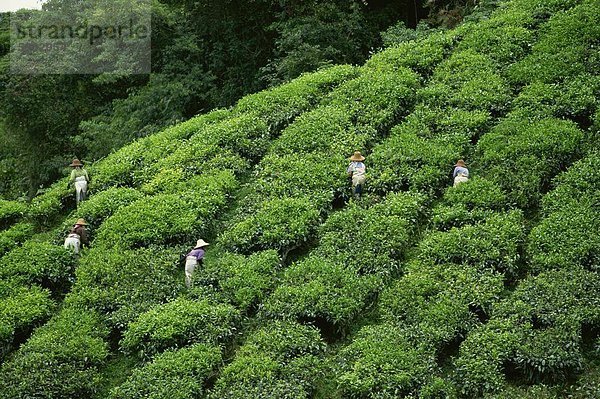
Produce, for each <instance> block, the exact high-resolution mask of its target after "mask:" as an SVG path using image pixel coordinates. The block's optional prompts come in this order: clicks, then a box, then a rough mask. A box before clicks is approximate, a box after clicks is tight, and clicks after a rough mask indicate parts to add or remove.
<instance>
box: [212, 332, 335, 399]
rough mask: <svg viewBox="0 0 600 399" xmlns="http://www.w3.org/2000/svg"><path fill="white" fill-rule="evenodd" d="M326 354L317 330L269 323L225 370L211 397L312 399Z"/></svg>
mask: <svg viewBox="0 0 600 399" xmlns="http://www.w3.org/2000/svg"><path fill="white" fill-rule="evenodd" d="M324 350H325V343H324V342H323V341H322V339H321V336H320V334H319V331H318V330H317V329H316V328H314V327H309V326H302V325H300V324H297V323H294V322H285V321H271V322H267V323H266V324H265V325H264V326H263V327H261V328H260V329H259V330H257V331H255V332H254V333H252V334H251V335H250V336H249V337H248V340H247V341H246V342H245V343H244V345H243V346H242V347H241V348H240V349H239V351H238V352H237V355H236V357H235V358H234V359H233V362H232V363H231V364H229V365H228V366H226V367H225V368H224V369H223V371H222V373H221V376H220V377H219V379H218V380H217V382H216V384H215V388H214V390H213V392H212V395H211V396H210V397H211V398H240V399H241V398H245V397H248V396H247V395H248V394H249V393H251V394H252V397H261V398H273V399H274V398H308V397H310V393H311V391H313V390H314V380H315V376H316V375H317V374H316V373H314V371H315V369H318V368H319V363H320V359H319V356H320V355H322V354H323V352H324ZM309 368H310V370H312V372H310V373H309V372H308V370H309Z"/></svg>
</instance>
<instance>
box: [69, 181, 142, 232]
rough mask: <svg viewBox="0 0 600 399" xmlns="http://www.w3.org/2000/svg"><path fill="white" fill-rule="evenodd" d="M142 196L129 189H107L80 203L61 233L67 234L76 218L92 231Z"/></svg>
mask: <svg viewBox="0 0 600 399" xmlns="http://www.w3.org/2000/svg"><path fill="white" fill-rule="evenodd" d="M142 197H143V195H142V194H141V193H140V192H139V191H137V190H134V189H131V188H124V187H119V188H114V187H113V188H109V189H107V190H104V191H102V192H100V193H98V194H95V195H93V196H91V197H90V198H89V199H88V200H87V201H84V202H82V203H81V204H80V205H79V207H78V208H77V210H76V211H74V212H73V214H72V217H69V218H68V219H67V220H66V221H65V223H63V227H62V229H61V231H62V232H65V233H66V232H68V231H69V230H70V229H71V227H73V225H74V224H75V222H76V221H77V219H78V218H83V219H85V221H86V222H87V223H88V225H89V227H88V229H90V230H94V229H97V228H98V227H100V225H101V224H102V222H103V221H104V220H105V219H106V218H108V217H109V216H111V215H112V214H113V213H115V212H116V211H118V210H119V209H120V208H122V207H124V206H127V205H129V204H131V203H132V202H135V201H137V200H139V199H141V198H142Z"/></svg>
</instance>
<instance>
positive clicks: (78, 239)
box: [64, 219, 90, 255]
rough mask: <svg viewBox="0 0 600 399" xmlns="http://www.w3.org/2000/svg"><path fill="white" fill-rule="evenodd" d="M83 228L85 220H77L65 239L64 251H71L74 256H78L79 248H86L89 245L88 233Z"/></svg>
mask: <svg viewBox="0 0 600 399" xmlns="http://www.w3.org/2000/svg"><path fill="white" fill-rule="evenodd" d="M85 226H87V223H86V222H85V220H84V219H78V220H77V222H75V225H74V226H73V228H72V229H71V231H70V232H69V235H68V236H67V238H66V239H65V243H64V247H65V249H70V250H72V251H73V253H74V254H75V255H79V251H80V249H81V248H83V247H88V246H89V245H90V240H89V237H88V232H87V230H86V228H85Z"/></svg>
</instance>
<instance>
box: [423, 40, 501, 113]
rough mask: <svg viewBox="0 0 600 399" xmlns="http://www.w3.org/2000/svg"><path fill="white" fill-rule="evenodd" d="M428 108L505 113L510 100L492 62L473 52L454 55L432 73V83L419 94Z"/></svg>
mask: <svg viewBox="0 0 600 399" xmlns="http://www.w3.org/2000/svg"><path fill="white" fill-rule="evenodd" d="M419 96H420V97H421V98H422V99H423V101H424V103H425V104H427V105H433V106H436V107H440V106H447V107H459V108H462V109H466V110H471V111H474V110H488V111H490V112H492V114H500V113H502V112H504V111H506V110H507V109H508V107H509V105H510V99H511V97H512V95H511V92H510V89H509V87H508V85H507V84H506V82H505V81H504V79H503V78H502V77H501V76H500V75H498V74H497V72H496V67H495V65H494V62H493V61H492V60H491V59H490V58H489V57H488V56H487V55H484V54H480V53H478V52H476V51H474V50H470V49H469V50H465V51H461V52H455V53H454V54H453V55H452V56H451V57H450V58H448V59H447V60H445V61H444V62H442V63H441V64H440V65H439V66H438V67H437V68H436V70H435V72H434V74H433V77H432V83H431V84H430V85H429V86H427V87H426V88H424V89H421V90H420V91H419Z"/></svg>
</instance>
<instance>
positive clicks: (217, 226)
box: [0, 0, 600, 399]
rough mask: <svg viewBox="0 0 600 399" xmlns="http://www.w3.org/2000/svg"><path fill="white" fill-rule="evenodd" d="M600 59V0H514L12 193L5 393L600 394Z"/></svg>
mask: <svg viewBox="0 0 600 399" xmlns="http://www.w3.org/2000/svg"><path fill="white" fill-rule="evenodd" d="M599 72H600V0H580V1H577V0H543V1H542V0H507V1H505V2H501V4H500V5H499V7H498V8H497V9H496V11H494V13H493V14H492V15H491V17H490V18H485V19H479V20H475V19H473V20H471V21H468V22H464V23H462V24H461V25H459V26H458V27H457V28H455V29H453V30H447V31H440V32H434V33H431V34H430V35H429V36H426V37H424V38H421V39H418V40H413V41H409V42H405V43H402V44H400V45H398V46H397V47H393V48H389V49H386V50H383V51H381V52H378V53H376V54H374V55H373V56H372V57H371V59H370V60H368V62H367V63H366V64H365V65H363V66H358V67H357V66H334V67H330V68H326V69H322V70H319V71H318V72H315V73H311V74H305V75H303V76H301V77H300V78H298V79H295V80H293V81H292V82H290V83H288V84H285V85H282V86H279V87H276V88H273V89H270V90H267V91H264V92H260V93H257V94H254V95H250V96H246V97H244V98H243V99H242V100H240V101H239V102H238V103H237V105H236V106H234V107H232V108H231V109H218V110H214V111H212V112H210V113H208V114H206V115H202V116H199V117H196V118H194V119H191V120H189V121H187V122H185V123H181V124H178V125H175V126H173V127H170V128H168V129H166V130H164V131H162V132H160V133H158V134H155V135H152V136H149V137H147V138H143V139H140V140H138V141H136V142H134V143H133V144H131V145H128V146H126V147H124V148H122V149H121V150H119V151H117V152H114V153H112V154H111V155H109V156H108V157H107V158H105V159H104V160H102V161H100V162H97V163H96V164H94V165H93V166H91V167H90V168H89V171H90V174H91V175H92V179H93V180H92V186H91V197H90V199H89V200H88V201H86V202H84V203H82V204H81V206H80V207H79V209H75V199H74V195H73V193H72V192H71V189H70V188H67V181H66V179H65V180H61V181H58V182H56V184H55V185H54V186H52V188H51V189H49V190H48V191H47V192H45V193H44V194H42V195H40V196H38V197H36V198H35V199H34V200H33V201H32V203H31V204H29V205H22V204H21V203H16V202H11V201H3V202H0V256H1V257H0V399H15V398H109V399H125V398H127V399H131V398H140V399H141V398H152V399H163V398H164V399H167V398H168V399H184V398H209V399H220V398H231V399H234V398H235V399H242V398H264V399H266V398H273V399H275V398H286V399H304V398H319V399H325V398H327V399H329V398H332V399H335V398H338V399H341V398H353V399H358V398H373V399H383V398H403V397H407V398H429V399H437V398H498V399H500V398H506V399H508V398H531V399H533V398H566V397H569V398H580V399H583V398H598V397H600V274H599V273H600V74H599ZM355 150H360V151H362V152H363V154H365V155H366V157H367V159H366V165H367V172H368V182H367V192H366V194H365V195H364V196H363V198H362V199H361V200H359V201H356V200H354V199H351V198H350V197H351V196H350V188H349V183H348V180H347V177H346V173H345V171H346V166H347V162H348V161H347V158H348V157H349V156H350V155H351V154H352V153H353V152H354V151H355ZM459 158H464V159H466V160H467V162H468V163H469V167H470V171H471V175H472V178H471V179H470V180H469V181H468V182H466V183H463V184H461V185H459V186H457V187H451V186H452V180H451V171H452V166H453V165H454V162H455V161H456V160H457V159H459ZM80 217H83V218H85V219H86V220H87V221H88V223H89V224H90V226H89V229H90V231H91V233H92V246H91V248H90V249H89V250H86V251H85V252H84V253H83V254H82V256H81V257H80V258H74V257H72V256H71V255H70V254H69V253H68V252H66V250H63V248H62V240H63V238H64V236H65V234H66V232H67V230H68V228H69V227H70V226H71V225H72V224H73V223H74V221H75V220H76V219H77V218H80ZM200 237H202V238H204V239H206V240H207V241H209V242H210V243H211V245H210V246H209V247H208V250H207V256H206V258H205V261H204V266H203V268H202V269H201V270H198V271H197V272H196V274H195V284H194V287H193V288H192V289H190V290H188V289H186V288H185V285H184V274H183V265H182V263H181V262H180V255H181V254H183V253H185V252H186V251H187V250H189V249H190V248H192V247H193V244H194V243H195V242H196V240H197V239H198V238H200Z"/></svg>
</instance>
